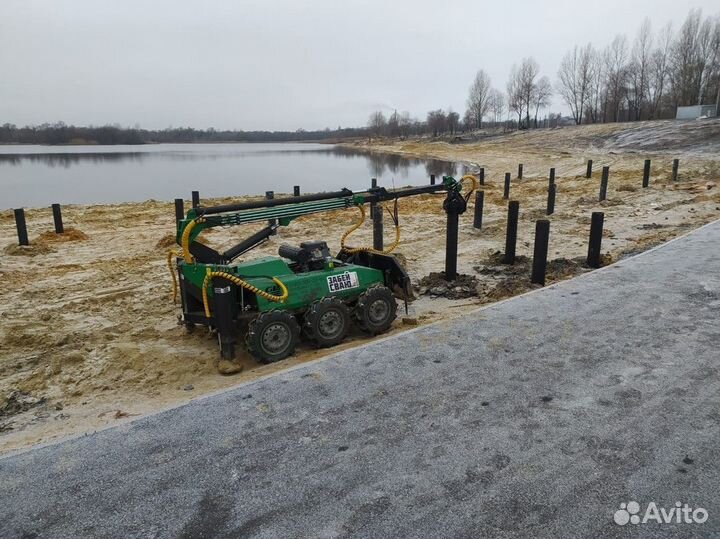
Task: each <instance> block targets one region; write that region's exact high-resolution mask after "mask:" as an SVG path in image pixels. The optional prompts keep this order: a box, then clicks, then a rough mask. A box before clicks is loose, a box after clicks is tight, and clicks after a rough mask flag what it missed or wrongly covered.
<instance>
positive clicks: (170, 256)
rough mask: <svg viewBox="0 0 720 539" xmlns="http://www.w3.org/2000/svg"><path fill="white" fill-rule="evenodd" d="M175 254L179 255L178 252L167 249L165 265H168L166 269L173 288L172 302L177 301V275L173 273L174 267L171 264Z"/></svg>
mask: <svg viewBox="0 0 720 539" xmlns="http://www.w3.org/2000/svg"><path fill="white" fill-rule="evenodd" d="M176 256H180V254H179V253H178V252H176V251H172V250H171V251H168V254H167V265H168V269H169V270H170V276H171V277H172V282H173V288H172V298H173V303H177V294H178V282H177V275H175V267H174V264H173V258H174V257H176Z"/></svg>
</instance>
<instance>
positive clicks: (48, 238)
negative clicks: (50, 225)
mask: <svg viewBox="0 0 720 539" xmlns="http://www.w3.org/2000/svg"><path fill="white" fill-rule="evenodd" d="M87 239H89V236H88V235H87V234H85V232H83V231H82V230H78V229H77V228H66V229H65V232H63V233H62V234H56V233H55V232H51V231H48V232H43V233H42V234H40V235H39V236H38V237H37V238H36V239H35V241H34V243H37V244H48V243H61V242H66V241H85V240H87Z"/></svg>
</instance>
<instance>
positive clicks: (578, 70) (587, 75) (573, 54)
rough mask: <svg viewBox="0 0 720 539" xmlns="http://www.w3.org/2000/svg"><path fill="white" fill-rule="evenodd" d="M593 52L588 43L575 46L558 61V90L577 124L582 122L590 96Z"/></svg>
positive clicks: (593, 64)
mask: <svg viewBox="0 0 720 539" xmlns="http://www.w3.org/2000/svg"><path fill="white" fill-rule="evenodd" d="M594 69H595V61H594V52H593V48H592V45H591V44H590V43H588V44H587V45H586V46H585V47H583V48H582V49H580V48H579V47H577V45H576V46H575V48H573V50H572V51H570V52H568V53H567V54H566V55H565V57H564V58H563V59H562V62H561V63H560V70H559V71H558V79H559V84H558V91H559V93H560V96H561V97H562V98H563V100H564V101H565V103H567V105H568V107H570V113H571V114H572V116H573V119H574V120H575V123H576V124H577V125H580V124H581V123H582V119H583V111H584V110H585V105H586V104H587V102H588V100H589V99H590V97H591V92H592V88H591V86H592V84H593V80H594Z"/></svg>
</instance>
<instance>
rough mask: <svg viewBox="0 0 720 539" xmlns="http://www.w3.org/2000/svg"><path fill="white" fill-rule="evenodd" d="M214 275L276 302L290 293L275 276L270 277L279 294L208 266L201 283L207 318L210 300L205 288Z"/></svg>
mask: <svg viewBox="0 0 720 539" xmlns="http://www.w3.org/2000/svg"><path fill="white" fill-rule="evenodd" d="M214 277H222V278H223V279H227V280H228V281H230V282H232V283H235V284H236V285H238V286H241V287H243V288H245V289H246V290H249V291H250V292H252V293H253V294H256V295H258V296H260V297H262V298H265V299H266V300H268V301H274V302H277V303H285V301H287V299H288V296H289V295H290V293H289V292H288V289H287V287H286V286H285V283H283V282H282V281H281V280H280V279H278V278H277V277H272V280H273V282H274V283H275V284H276V285H278V286H279V287H280V291H281V292H282V294H281V295H279V296H275V295H273V294H270V293H268V292H265V291H264V290H260V289H259V288H258V287H256V286H253V285H251V284H250V283H248V282H247V281H244V280H242V279H241V278H240V277H237V276H236V275H232V274H231V273H227V272H224V271H212V270H211V269H210V268H208V270H207V274H206V275H205V279H204V280H203V285H202V298H203V307H204V308H205V316H206V317H207V318H210V316H211V312H210V302H209V301H208V294H207V289H208V287H209V286H210V281H212V279H213V278H214Z"/></svg>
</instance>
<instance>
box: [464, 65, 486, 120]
mask: <svg viewBox="0 0 720 539" xmlns="http://www.w3.org/2000/svg"><path fill="white" fill-rule="evenodd" d="M489 96H490V77H489V76H488V74H487V73H485V71H483V70H482V69H481V70H480V71H478V72H477V74H476V75H475V80H474V81H473V83H472V85H471V86H470V95H468V99H467V107H468V110H470V111H471V112H472V115H473V119H474V120H475V126H476V127H477V128H478V129H480V128H482V119H483V117H484V116H485V114H486V113H487V110H488V98H489Z"/></svg>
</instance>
